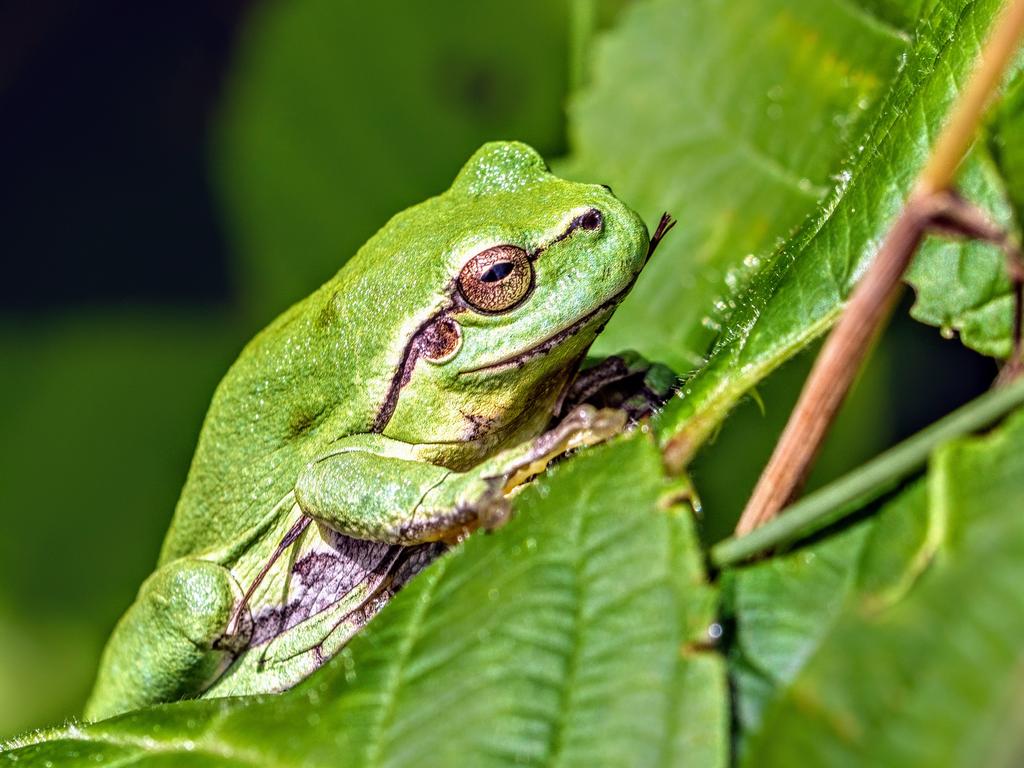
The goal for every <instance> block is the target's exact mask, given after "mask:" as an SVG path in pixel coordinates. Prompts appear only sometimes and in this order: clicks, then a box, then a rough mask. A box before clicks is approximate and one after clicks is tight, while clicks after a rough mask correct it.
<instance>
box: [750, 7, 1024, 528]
mask: <svg viewBox="0 0 1024 768" xmlns="http://www.w3.org/2000/svg"><path fill="white" fill-rule="evenodd" d="M1022 31H1024V0H1010V2H1009V3H1008V4H1007V6H1006V7H1005V8H1004V10H1003V13H1002V14H1001V16H1000V17H999V19H998V20H997V21H996V23H995V26H994V28H993V32H992V34H991V36H990V37H989V40H988V41H987V43H986V44H985V46H984V48H983V49H982V52H981V55H980V57H979V59H978V62H977V64H976V66H975V69H974V72H973V73H972V74H971V77H970V79H969V80H968V82H967V85H966V87H965V88H964V90H963V91H962V93H961V94H960V97H959V98H958V99H957V102H956V104H954V106H953V110H952V112H951V114H950V117H949V120H948V121H947V123H946V126H945V127H944V128H943V131H942V133H941V134H940V135H939V138H938V140H937V141H936V143H935V146H934V147H933V149H932V153H931V155H930V157H929V159H928V162H927V163H926V165H925V167H924V169H923V170H922V171H921V173H920V175H919V176H918V179H917V183H916V184H915V187H914V190H913V192H912V193H911V195H910V198H909V199H908V201H907V203H906V204H905V205H904V207H903V210H902V211H901V213H900V215H899V217H898V218H897V219H896V222H895V224H893V226H892V228H891V229H890V230H889V234H888V235H887V236H886V238H885V241H884V242H883V243H882V247H881V249H879V251H878V254H877V255H876V256H875V259H874V261H873V262H872V263H871V266H870V267H869V268H868V270H867V272H866V273H865V275H864V277H863V278H862V279H861V281H860V282H859V283H858V284H857V286H856V287H855V288H854V290H853V293H852V294H851V296H850V300H849V302H848V304H847V306H846V309H845V310H844V312H843V314H842V316H841V317H840V318H839V321H838V323H836V327H835V328H834V329H833V331H832V333H831V334H830V335H829V337H828V339H826V341H825V344H824V345H823V347H822V349H821V352H820V354H819V355H818V359H817V360H816V361H815V364H814V367H813V368H812V370H811V374H810V376H808V378H807V381H806V382H805V384H804V388H803V390H802V392H801V393H800V399H799V400H798V401H797V404H796V407H795V408H794V409H793V413H792V414H791V415H790V418H789V421H788V423H787V424H786V428H785V429H784V430H783V433H782V436H781V437H780V438H779V442H778V444H777V445H776V446H775V450H774V452H773V453H772V456H771V458H770V459H769V461H768V464H767V466H766V467H765V469H764V471H763V473H762V474H761V477H760V479H759V480H758V483H757V486H756V487H755V488H754V492H753V494H752V495H751V497H750V500H749V501H748V502H747V506H746V509H744V510H743V515H742V516H741V517H740V521H739V523H738V524H737V526H736V534H737V535H743V534H746V533H749V532H750V531H752V530H754V529H755V528H757V527H758V526H760V525H762V524H764V523H765V522H767V521H769V520H771V519H772V518H774V517H775V516H776V515H777V514H778V513H779V510H781V509H782V508H783V507H784V506H785V505H786V504H787V503H788V502H789V501H790V499H791V498H793V496H794V495H795V494H796V493H797V492H798V491H799V489H800V487H801V486H802V484H803V482H804V480H806V478H807V474H808V473H809V472H810V469H811V466H812V465H813V463H814V460H815V458H816V457H817V455H818V452H819V450H820V448H821V444H822V441H823V440H824V438H825V434H826V432H827V431H828V428H829V426H830V425H831V423H832V421H833V420H834V418H835V415H836V412H837V411H838V410H839V407H840V405H842V402H843V399H844V398H845V396H846V393H847V392H848V391H849V389H850V385H851V383H852V382H853V380H854V377H855V376H856V375H857V371H859V370H860V366H861V363H862V362H863V360H864V358H865V356H866V355H867V351H868V348H869V347H870V343H871V340H872V338H874V337H875V336H876V335H877V333H878V332H879V330H880V329H881V328H882V326H883V324H884V322H885V320H886V319H887V317H888V316H889V314H890V312H891V310H892V307H893V305H894V304H895V301H896V299H897V298H898V296H899V294H900V290H901V288H902V283H901V278H902V276H903V273H904V272H905V271H906V269H907V266H908V265H909V264H910V260H911V258H913V255H914V252H915V251H916V249H917V246H918V245H919V244H920V242H921V239H922V237H923V236H924V233H925V230H926V228H927V227H928V226H929V225H930V224H931V223H932V222H933V221H934V220H935V217H936V214H937V213H938V210H937V208H936V206H937V205H941V204H942V203H943V202H946V201H944V200H942V197H943V196H942V194H941V193H944V192H946V191H947V190H949V188H950V186H951V185H952V183H953V180H954V178H955V175H956V171H957V168H958V167H959V165H960V161H961V160H962V159H963V157H964V155H965V154H966V153H967V150H968V149H969V148H970V146H971V143H972V142H973V140H974V136H975V133H976V131H977V128H978V124H979V123H980V121H981V118H982V115H983V114H984V111H985V107H986V106H987V104H988V102H989V100H990V99H991V97H992V94H993V93H994V92H995V90H996V88H997V87H998V85H999V83H1000V82H1001V80H1002V78H1003V75H1004V73H1005V71H1006V68H1007V66H1008V65H1009V63H1010V61H1011V59H1012V57H1013V55H1014V53H1015V52H1016V50H1017V46H1018V44H1019V41H1020V38H1021V34H1022Z"/></svg>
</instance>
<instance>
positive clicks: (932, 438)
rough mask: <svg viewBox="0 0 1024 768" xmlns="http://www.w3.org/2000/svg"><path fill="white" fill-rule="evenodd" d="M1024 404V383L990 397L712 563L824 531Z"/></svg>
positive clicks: (722, 549) (717, 550) (731, 541)
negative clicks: (939, 450) (936, 453)
mask: <svg viewBox="0 0 1024 768" xmlns="http://www.w3.org/2000/svg"><path fill="white" fill-rule="evenodd" d="M1022 404H1024V379H1021V380H1020V381H1017V382H1014V383H1013V384H1011V385H1009V386H1007V387H1003V388H1001V389H994V390H992V391H990V392H986V393H985V394H984V395H982V396H981V397H978V398H976V399H975V400H972V401H971V402H969V403H968V404H967V405H965V406H963V407H962V408H959V409H957V410H955V411H953V413H951V414H949V415H948V416H946V417H944V418H942V419H940V420H939V421H937V422H935V423H934V424H932V425H931V426H929V427H927V428H925V429H923V430H921V431H920V432H918V433H917V434H916V435H914V436H913V437H911V438H908V439H907V440H904V441H903V442H902V443H900V444H899V445H896V446H894V447H892V448H890V449H889V450H887V451H885V452H884V453H882V454H880V455H879V456H877V457H876V458H874V459H872V460H871V461H869V462H868V463H867V464H864V465H863V466H861V467H859V468H858V469H855V470H854V471H853V472H850V473H849V474H847V475H845V476H843V477H841V478H839V479H838V480H836V481H835V482H833V483H830V484H829V485H826V486H825V487H824V488H821V489H820V490H818V491H815V492H814V493H810V494H808V495H807V496H805V497H804V498H802V499H800V501H798V502H796V503H795V504H792V505H790V506H789V507H788V508H787V509H785V510H783V512H782V514H781V515H779V517H777V518H775V519H774V520H772V521H770V522H768V523H765V524H764V525H762V526H760V527H759V528H756V529H754V530H753V531H752V532H750V533H748V534H747V535H745V536H740V537H735V536H733V537H731V538H728V539H725V540H724V541H720V542H719V543H718V544H716V545H715V546H713V547H712V548H711V562H712V563H713V564H714V565H715V566H716V567H718V568H724V567H727V566H730V565H735V564H737V563H740V562H743V561H744V560H747V559H749V558H751V557H753V556H754V555H757V554H759V553H762V552H765V551H766V550H769V549H773V548H775V547H778V546H779V545H781V544H789V543H791V542H794V541H796V540H798V539H802V538H805V537H806V536H808V535H810V534H812V533H815V532H817V531H820V530H821V529H822V528H824V527H826V526H828V525H831V524H832V523H834V522H836V521H837V520H841V519H842V518H843V517H845V516H847V515H849V514H850V513H852V512H855V511H857V510H859V509H862V508H863V507H864V505H866V504H868V503H870V502H872V501H874V500H875V499H877V498H878V497H879V496H881V495H882V494H883V493H885V492H886V491H887V490H889V489H891V488H893V487H894V486H895V485H896V484H897V483H898V482H899V481H901V480H903V479H904V478H906V477H907V476H908V475H910V474H912V473H913V472H915V471H916V470H917V469H919V468H920V467H921V466H923V465H924V463H925V462H926V461H927V460H928V456H929V455H930V454H931V452H932V451H933V450H935V448H936V447H937V446H939V445H941V444H942V443H945V442H947V441H948V440H952V439H954V438H957V437H961V436H962V435H966V434H970V433H972V432H976V431H977V430H979V429H981V428H982V427H985V426H988V425H989V424H991V423H992V422H994V421H996V420H997V419H998V418H999V417H1001V416H1003V415H1004V414H1005V413H1007V412H1008V411H1010V410H1012V409H1014V408H1016V407H1017V406H1019V405H1022Z"/></svg>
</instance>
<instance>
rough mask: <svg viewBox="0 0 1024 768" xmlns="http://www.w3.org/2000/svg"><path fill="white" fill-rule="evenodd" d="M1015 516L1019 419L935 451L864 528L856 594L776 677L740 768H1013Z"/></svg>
mask: <svg viewBox="0 0 1024 768" xmlns="http://www.w3.org/2000/svg"><path fill="white" fill-rule="evenodd" d="M1022 508H1024V412H1018V413H1017V414H1016V415H1015V416H1014V417H1012V418H1011V419H1010V420H1008V422H1007V423H1006V424H1005V425H1004V426H1003V427H1002V428H1000V429H999V430H997V431H996V432H995V433H993V434H992V435H990V436H987V437H981V438H969V439H964V440H959V441H955V442H953V443H951V444H948V445H947V446H945V447H943V448H941V449H940V450H939V451H938V452H937V453H936V454H935V456H934V458H933V460H932V463H931V467H930V471H929V474H928V478H927V486H923V485H919V486H917V487H915V488H914V489H912V490H911V491H910V492H909V495H908V494H905V495H904V496H903V497H900V498H898V499H897V500H896V501H894V502H893V503H892V504H890V505H889V506H888V507H887V508H886V509H885V510H884V511H883V514H882V517H881V518H879V519H878V521H877V522H875V523H874V524H873V529H872V531H871V534H870V536H869V539H868V541H867V542H866V544H865V549H864V552H863V554H862V557H861V559H860V562H859V565H858V571H859V575H858V583H857V588H856V589H855V590H854V591H853V592H852V593H850V594H849V596H848V597H847V598H846V600H845V602H844V603H843V605H842V610H841V611H840V612H839V613H838V615H836V616H835V618H833V619H832V620H831V621H830V622H829V624H830V625H829V627H828V630H827V632H826V633H825V634H824V636H823V637H822V639H821V640H820V641H819V642H818V643H817V644H816V648H815V649H814V653H813V654H812V655H811V656H810V659H809V660H808V661H807V663H806V664H805V665H803V666H802V668H801V669H800V670H799V672H798V673H797V674H795V675H792V674H791V675H789V676H788V679H787V677H786V675H780V676H778V678H779V680H780V683H782V684H781V685H780V686H779V689H778V690H777V692H776V695H775V698H774V701H772V703H771V704H770V705H769V706H768V707H767V709H766V710H765V712H764V718H763V721H762V723H761V727H760V729H759V730H758V731H757V732H756V733H755V734H754V736H753V737H752V738H751V740H750V741H749V743H748V745H747V747H748V748H747V750H746V753H745V758H746V760H745V762H746V764H750V765H757V766H774V765H780V766H783V765H785V766H789V765H794V764H809V765H830V766H842V765H850V766H855V765H894V766H895V765H898V766H917V765H920V766H930V767H931V766H975V765H1015V764H1019V763H1020V760H1021V758H1024V738H1022V736H1021V733H1022V731H1021V729H1020V713H1021V711H1022V709H1024V677H1022V675H1021V654H1020V637H1021V635H1022V633H1024V593H1022V591H1021V590H1020V588H1019V585H1020V584H1021V583H1022V582H1024V517H1022V516H1021V515H1020V510H1021V509H1022ZM796 556H799V554H798V555H796ZM751 578H752V582H751V583H752V586H756V584H754V583H753V578H754V577H751ZM794 589H799V587H796V588H794ZM835 599H836V600H842V599H843V598H842V596H841V595H837V596H836V598H835ZM793 605H794V606H795V607H796V608H797V609H798V608H799V603H794V604H793ZM788 611H789V606H787V605H783V606H780V609H779V613H780V614H781V616H782V618H780V619H779V620H778V626H777V629H778V630H779V631H781V632H782V634H783V637H784V638H785V637H787V636H788V634H789V629H788V625H789V623H790V622H788V621H787V620H786V618H785V617H786V616H787V615H788ZM814 615H815V612H814V611H811V612H804V613H802V614H801V621H802V622H806V621H807V620H808V619H809V618H811V617H813V616H814ZM817 615H819V616H820V615H822V614H821V611H818V612H817ZM834 615H835V614H834ZM740 621H741V622H742V614H741V618H740ZM762 631H763V630H762ZM776 668H782V669H786V668H787V667H786V665H785V664H783V665H781V666H777V667H776Z"/></svg>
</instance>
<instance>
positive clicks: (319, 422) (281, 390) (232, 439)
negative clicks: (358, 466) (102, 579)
mask: <svg viewBox="0 0 1024 768" xmlns="http://www.w3.org/2000/svg"><path fill="white" fill-rule="evenodd" d="M401 224H402V221H401V215H400V216H399V217H396V218H395V219H394V220H392V222H391V223H389V225H388V226H386V227H385V228H384V229H382V230H381V232H380V233H378V235H377V236H376V237H375V238H373V239H372V240H371V241H370V242H369V243H367V244H366V245H365V246H364V247H363V248H362V249H361V250H360V252H359V253H358V254H356V256H355V257H353V259H352V260H351V261H350V262H349V264H347V265H346V267H345V268H343V269H342V270H341V271H340V272H339V273H338V274H337V275H336V276H335V277H334V278H332V279H331V280H330V281H328V282H327V283H326V284H324V285H323V286H321V287H320V289H318V290H317V291H316V292H314V293H313V294H312V295H310V296H308V297H307V298H305V299H304V300H302V301H301V302H299V303H298V304H296V305H294V306H292V307H291V308H290V309H288V310H287V311H286V312H285V313H284V314H282V315H281V316H280V317H278V318H277V319H276V320H274V321H273V322H272V323H271V324H270V325H269V326H267V327H266V328H265V329H264V330H263V331H261V332H260V333H259V334H257V336H256V337H255V338H253V340H252V341H250V342H249V344H248V345H246V347H245V349H244V350H243V351H242V353H241V355H240V356H239V358H238V360H237V361H236V362H235V363H234V365H232V367H231V369H230V370H229V371H228V373H227V375H226V376H225V377H224V379H223V380H222V381H221V383H220V384H219V385H218V387H217V390H216V392H215V393H214V396H213V401H212V402H211V405H210V409H209V411H208V412H207V415H206V419H205V420H204V423H203V428H202V432H201V434H200V437H199V443H198V445H197V447H196V453H195V456H194V457H193V460H192V466H191V468H190V470H189V474H188V479H187V480H186V483H185V487H184V489H183V490H182V495H181V498H180V500H179V502H178V506H177V508H176V510H175V515H174V520H173V522H172V525H171V528H170V530H169V532H168V534H167V538H166V539H165V541H164V545H163V550H162V552H161V557H160V560H161V562H167V561H168V560H171V559H174V558H177V557H181V556H183V555H187V554H196V553H204V552H210V551H213V550H220V549H222V548H224V547H225V546H226V545H228V544H229V543H230V542H232V541H233V540H235V539H237V538H238V537H240V536H242V535H244V534H245V533H246V532H247V531H249V530H252V529H253V528H254V527H255V526H257V525H258V524H259V523H260V521H261V520H263V519H265V518H266V516H267V515H268V514H269V513H270V512H271V510H272V509H273V508H274V506H275V505H276V504H277V502H278V501H280V500H281V499H283V498H284V496H285V495H287V494H288V493H289V491H291V490H292V489H293V488H294V484H295V481H296V479H297V477H298V474H299V472H300V471H301V469H302V467H303V466H304V465H305V464H306V463H307V462H308V461H310V460H311V459H312V458H314V457H315V456H317V455H319V454H321V453H322V452H323V451H324V450H325V448H326V446H327V445H329V444H330V443H331V442H333V441H335V440H337V439H339V438H341V437H345V436H347V435H352V434H358V433H362V432H369V431H371V430H372V429H373V425H374V423H375V420H376V418H377V416H378V413H379V411H380V409H381V407H382V404H383V403H384V401H385V399H386V398H387V393H388V390H389V388H390V386H391V383H392V379H393V377H394V374H395V371H396V370H397V368H398V367H399V365H400V362H401V356H402V354H403V351H404V344H403V342H402V339H403V338H406V337H407V336H408V334H409V333H410V330H409V329H414V328H415V327H416V326H417V325H418V323H419V322H420V321H421V320H420V318H419V317H418V316H416V315H415V314H412V313H410V312H409V311H408V308H409V306H411V305H410V303H408V302H409V301H410V297H409V296H403V295H402V292H401V291H395V290H392V291H390V292H382V291H380V290H379V289H378V281H379V275H378V273H379V272H381V271H385V267H386V265H387V264H388V263H393V262H394V261H396V260H399V259H403V258H406V257H407V256H408V257H410V258H411V257H412V256H413V254H406V253H403V252H402V251H401V249H400V248H396V243H398V242H401V238H396V237H394V236H393V233H394V231H395V229H396V228H397V229H399V230H400V229H401ZM424 277H425V278H426V279H430V280H436V281H437V284H438V285H443V281H441V280H437V277H436V276H435V275H425V276H424ZM413 289H415V286H410V290H413ZM422 299H423V297H422V296H420V304H422V303H423V301H422ZM442 299H443V296H442V295H440V294H439V295H438V297H437V300H438V301H440V300H442ZM429 304H430V302H429V301H428V302H427V305H428V306H422V307H420V308H421V309H423V310H424V311H431V307H430V306H429ZM413 305H415V304H413ZM381 318H403V319H402V320H401V321H399V322H397V323H394V324H393V325H394V327H390V326H388V325H387V324H386V323H383V322H380V319H381ZM406 326H408V328H407V327H406Z"/></svg>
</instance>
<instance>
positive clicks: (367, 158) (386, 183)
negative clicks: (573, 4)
mask: <svg viewBox="0 0 1024 768" xmlns="http://www.w3.org/2000/svg"><path fill="white" fill-rule="evenodd" d="M516 10H517V12H516V13H509V12H508V9H507V8H506V7H504V6H500V5H494V4H488V3H479V2H472V0H455V1H454V2H446V3H409V2H407V3H401V4H398V5H397V6H393V7H391V8H390V10H386V11H385V10H382V8H381V7H380V6H377V5H374V4H372V3H339V2H334V0H292V1H291V2H268V3H260V4H257V5H256V6H254V7H253V8H252V10H251V11H250V14H249V16H250V17H249V19H248V20H247V26H246V28H245V29H244V30H243V31H244V34H243V35H242V37H241V39H240V44H239V49H238V51H237V53H236V55H235V62H234V66H233V71H232V74H231V77H230V78H229V82H228V89H227V91H226V96H227V101H226V104H225V106H224V108H223V110H222V114H221V117H220V121H219V129H218V132H217V140H216V142H215V146H214V150H215V153H214V165H215V167H214V171H215V177H216V178H217V180H218V181H219V185H220V188H221V197H222V198H223V199H224V202H225V213H226V214H227V224H228V226H229V233H230V234H231V235H232V237H233V239H234V241H235V245H236V250H237V255H238V258H239V259H241V260H242V262H241V264H240V265H239V267H240V268H239V270H238V274H239V280H240V283H241V288H242V290H243V299H244V301H245V303H246V307H247V309H249V310H250V312H252V313H254V314H255V316H256V317H258V318H265V319H269V318H270V317H272V316H273V315H275V314H276V313H277V312H279V311H281V310H282V309H283V308H284V307H286V306H287V305H288V304H289V303H291V302H293V301H296V300H298V299H300V298H301V297H303V296H305V295H306V294H308V293H309V291H310V289H311V287H313V286H317V285H319V284H320V283H322V282H323V281H324V280H326V279H327V278H328V277H330V276H331V275H333V274H334V273H335V272H337V271H338V269H339V268H340V267H341V266H342V264H344V263H345V261H346V260H347V259H348V258H349V257H350V256H352V255H353V254H354V253H355V252H356V250H357V249H358V248H359V246H360V245H362V244H363V243H364V242H365V241H366V240H367V238H369V236H370V235H372V234H373V232H374V231H375V230H376V229H377V228H378V227H380V226H382V225H383V224H384V223H385V222H386V221H387V220H388V219H389V218H390V217H391V216H392V215H394V214H395V213H396V212H398V211H400V210H401V209H403V208H405V207H407V206H409V205H412V204H413V203H417V202H419V201H420V200H423V199H425V198H427V197H429V196H431V195H435V194H437V193H439V192H441V191H442V190H443V189H445V188H447V186H448V185H449V184H450V183H451V181H452V179H453V178H454V177H455V174H456V172H457V171H458V169H459V168H460V167H461V166H462V164H463V163H464V162H465V161H466V159H467V158H468V157H469V156H470V154H472V152H473V151H474V150H475V149H477V147H479V146H480V144H482V143H484V142H485V141H488V140H491V139H505V138H508V139H512V138H515V139H521V140H524V141H528V142H530V143H532V144H534V145H535V146H536V147H537V149H538V150H540V151H542V152H543V153H545V154H547V155H549V156H550V155H551V154H556V153H558V152H561V151H562V146H563V139H562V131H563V127H562V122H563V121H562V100H563V99H564V97H565V90H566V88H567V74H566V73H567V69H568V64H567V53H566V39H567V37H568V32H567V19H566V10H565V6H564V4H563V3H560V2H556V3H552V2H547V1H546V0H525V1H524V2H522V3H519V4H518V5H517V9H516Z"/></svg>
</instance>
